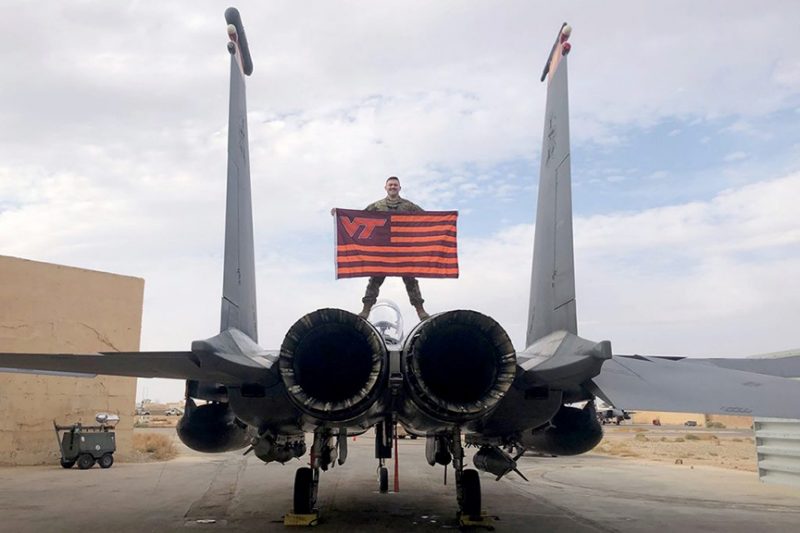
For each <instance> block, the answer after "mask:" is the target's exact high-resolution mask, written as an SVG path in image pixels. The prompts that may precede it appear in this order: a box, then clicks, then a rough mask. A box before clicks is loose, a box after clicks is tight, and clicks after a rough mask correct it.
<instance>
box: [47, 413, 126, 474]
mask: <svg viewBox="0 0 800 533" xmlns="http://www.w3.org/2000/svg"><path fill="white" fill-rule="evenodd" d="M95 419H96V420H97V422H98V423H99V424H100V425H98V426H84V425H82V424H80V423H77V424H72V425H71V426H59V425H58V424H56V421H55V420H53V428H55V430H56V439H57V440H58V447H59V449H60V450H61V466H63V467H64V468H72V466H73V465H75V464H77V465H78V468H80V469H81V470H86V469H89V468H92V467H93V466H94V463H95V462H97V463H98V464H99V465H100V468H110V467H111V465H113V464H114V452H115V451H116V450H117V443H116V438H115V435H114V431H112V430H113V429H114V425H115V424H116V423H117V422H119V417H118V416H117V415H109V414H107V413H99V414H98V415H97V416H96V417H95Z"/></svg>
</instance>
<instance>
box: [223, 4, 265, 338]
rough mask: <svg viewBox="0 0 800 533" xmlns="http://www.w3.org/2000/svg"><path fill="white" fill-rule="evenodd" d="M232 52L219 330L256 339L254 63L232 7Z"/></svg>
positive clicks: (228, 15)
mask: <svg viewBox="0 0 800 533" xmlns="http://www.w3.org/2000/svg"><path fill="white" fill-rule="evenodd" d="M225 20H226V22H227V23H228V36H229V37H230V42H229V43H228V51H229V52H230V54H231V87H230V107H229V110H228V187H227V201H226V205H225V271H224V274H223V282H222V320H221V325H220V329H221V331H225V330H226V329H229V328H236V329H238V330H240V331H242V332H243V333H245V334H246V335H247V336H249V337H250V338H251V339H253V340H254V341H256V342H258V324H257V320H256V276H255V256H254V253H253V207H252V200H251V194H250V154H249V150H248V141H247V102H246V97H245V76H246V75H247V76H249V75H250V73H251V72H252V71H253V62H252V60H251V59H250V51H249V49H248V46H247V39H246V37H245V34H244V28H243V27H242V20H241V17H240V16H239V12H238V11H237V10H236V9H235V8H229V9H227V10H226V11H225Z"/></svg>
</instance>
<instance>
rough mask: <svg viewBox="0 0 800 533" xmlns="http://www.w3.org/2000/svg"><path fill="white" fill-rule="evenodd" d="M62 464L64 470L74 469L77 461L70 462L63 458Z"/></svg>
mask: <svg viewBox="0 0 800 533" xmlns="http://www.w3.org/2000/svg"><path fill="white" fill-rule="evenodd" d="M60 462H61V467H62V468H72V467H73V466H75V461H74V460H73V461H68V460H67V459H64V458H63V457H62V458H61V461H60Z"/></svg>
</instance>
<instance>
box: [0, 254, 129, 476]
mask: <svg viewBox="0 0 800 533" xmlns="http://www.w3.org/2000/svg"><path fill="white" fill-rule="evenodd" d="M143 295H144V280H143V279H141V278H134V277H130V276H120V275H116V274H109V273H105V272H97V271H91V270H84V269H80V268H73V267H66V266H61V265H55V264H50V263H40V262H36V261H28V260H25V259H18V258H13V257H4V256H0V351H2V352H17V353H27V352H30V353H66V352H71V353H95V352H100V351H103V352H114V351H138V350H139V337H140V334H141V326H142V300H143ZM135 402H136V379H135V378H121V377H107V376H103V377H97V378H72V377H55V376H39V375H32V374H8V373H2V372H0V464H6V465H8V464H15V465H34V464H43V463H49V464H57V462H58V458H59V457H60V454H59V451H58V445H57V442H56V437H55V432H54V431H53V420H56V421H57V422H58V423H59V424H62V425H65V424H72V423H75V422H81V423H82V424H84V425H95V424H96V422H95V421H94V416H95V413H97V412H102V411H106V412H110V413H116V414H119V416H120V422H119V424H118V425H117V429H116V431H117V450H118V451H117V455H116V456H117V458H118V459H121V460H125V458H126V457H129V456H130V455H131V453H132V438H133V417H134V410H135Z"/></svg>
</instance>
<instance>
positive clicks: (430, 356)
mask: <svg viewBox="0 0 800 533" xmlns="http://www.w3.org/2000/svg"><path fill="white" fill-rule="evenodd" d="M403 363H404V367H405V373H406V386H407V390H408V392H409V396H410V397H411V399H412V401H413V402H414V404H416V406H417V407H418V408H420V409H421V410H422V411H424V412H426V413H427V414H428V415H429V416H432V417H434V418H435V419H438V420H442V421H445V422H452V423H462V422H466V421H469V420H474V419H476V418H479V417H481V416H483V415H485V414H487V413H489V412H490V411H491V410H492V409H493V408H494V407H495V406H496V405H497V403H498V402H499V401H500V400H501V399H502V398H503V396H504V395H505V393H506V392H507V391H508V389H509V387H511V383H512V382H513V380H514V376H515V373H516V354H515V352H514V346H513V345H512V344H511V340H510V339H509V338H508V334H507V333H506V332H505V330H504V329H503V328H502V327H501V326H500V324H498V323H497V322H496V321H495V320H494V319H492V318H490V317H488V316H486V315H483V314H481V313H478V312H476V311H466V310H458V311H448V312H446V313H440V314H437V315H434V316H433V317H431V318H430V319H428V320H426V321H424V322H421V323H420V324H419V325H418V326H417V327H416V328H415V329H414V330H413V331H412V332H411V334H410V335H409V337H408V340H407V341H406V343H405V345H404V347H403Z"/></svg>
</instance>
